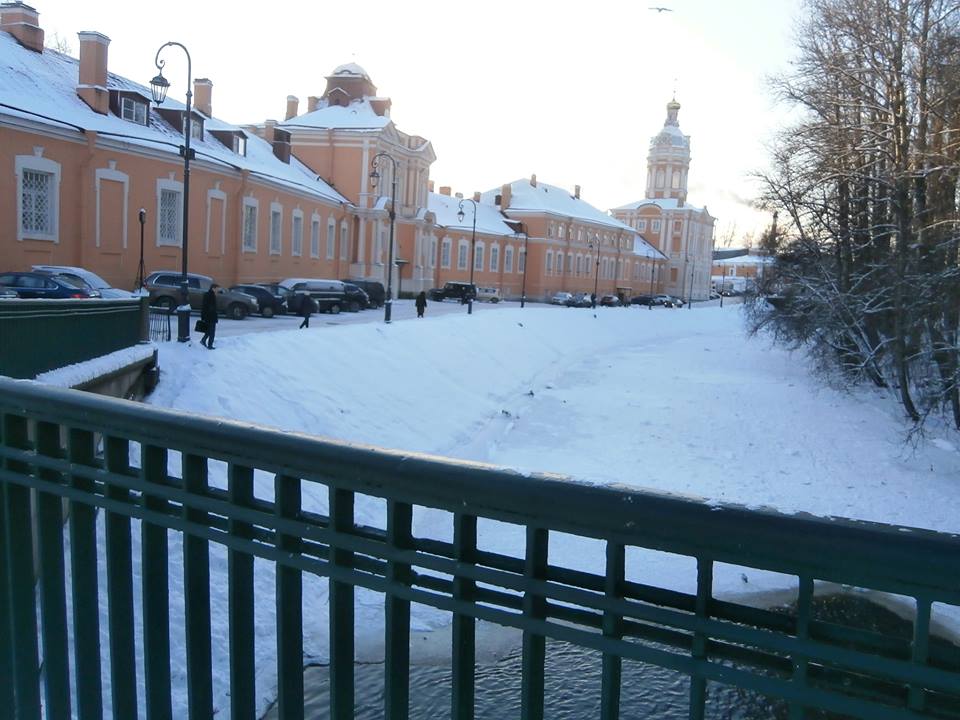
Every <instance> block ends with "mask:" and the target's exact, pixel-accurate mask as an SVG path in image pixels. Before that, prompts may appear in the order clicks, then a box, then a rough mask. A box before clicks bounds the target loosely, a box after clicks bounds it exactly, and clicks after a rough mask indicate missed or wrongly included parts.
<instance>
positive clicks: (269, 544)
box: [0, 379, 960, 720]
mask: <svg viewBox="0 0 960 720" xmlns="http://www.w3.org/2000/svg"><path fill="white" fill-rule="evenodd" d="M0 420H2V422H0V427H2V443H0V489H2V493H0V518H2V520H3V528H4V532H3V534H2V537H0V618H9V622H0V678H4V679H5V678H11V679H12V681H11V682H0V717H4V718H6V717H11V716H15V717H17V718H22V719H27V718H29V719H31V720H32V719H33V718H40V717H41V704H44V705H45V706H46V707H45V708H44V710H45V712H46V717H48V718H67V717H70V713H71V711H74V712H75V713H76V716H77V717H78V718H80V719H81V720H88V719H90V718H100V717H101V716H102V712H103V711H102V707H103V696H102V694H103V688H102V684H101V678H100V661H99V660H100V658H101V647H100V627H99V623H100V611H99V609H98V607H99V604H100V603H101V602H105V603H107V605H108V614H107V618H108V619H107V621H106V622H107V624H108V627H107V628H106V630H107V635H108V636H109V650H110V660H111V662H110V674H111V683H110V686H111V692H112V697H111V705H112V708H113V713H114V717H117V718H133V717H137V716H138V711H140V712H143V711H144V710H145V714H146V716H147V717H149V718H169V717H171V715H172V710H171V683H172V679H171V672H170V645H169V626H170V599H169V576H168V570H167V567H168V557H167V556H168V544H167V531H168V530H173V531H176V532H180V533H183V536H184V542H183V566H184V582H185V588H184V593H185V598H184V606H185V609H184V617H185V626H186V642H187V646H186V660H187V670H188V671H187V673H186V677H187V679H186V684H187V691H188V703H189V711H190V717H192V718H210V717H211V716H212V715H213V714H214V708H213V697H212V696H213V692H212V682H211V676H212V673H213V668H212V661H211V643H212V642H213V639H212V638H211V608H210V581H209V578H210V566H209V549H210V544H211V543H219V544H222V545H224V546H226V548H227V551H228V561H229V573H228V577H229V580H228V587H227V593H228V597H229V631H228V640H229V658H230V660H229V682H230V706H231V709H230V716H231V717H232V718H238V719H239V718H246V719H250V720H252V719H253V718H254V717H255V712H256V711H255V705H256V703H255V697H254V687H255V685H254V672H255V662H256V655H255V646H254V607H255V602H257V598H256V597H255V595H254V558H263V559H265V560H268V561H270V562H272V563H274V564H275V566H276V602H277V606H278V607H280V608H282V609H283V611H282V612H281V613H279V614H278V617H277V627H276V638H277V673H278V678H279V685H278V703H279V715H280V717H282V718H301V717H303V714H304V709H303V707H304V706H303V702H304V698H303V695H304V676H303V620H304V618H303V616H302V602H301V597H302V593H303V577H304V573H309V574H314V575H317V576H321V577H325V578H328V579H329V582H330V589H329V603H330V613H329V616H330V620H329V622H330V628H329V642H330V647H329V657H330V678H331V681H330V682H331V688H330V689H331V692H330V711H329V714H330V717H332V718H336V719H337V720H340V719H342V718H350V717H353V711H354V698H355V692H356V689H355V687H354V674H353V672H354V630H355V627H354V593H355V588H358V587H362V588H369V589H371V590H374V591H377V592H381V593H384V595H385V605H384V627H385V662H386V667H385V673H384V676H385V688H384V697H385V700H384V703H385V707H384V716H385V717H387V718H391V719H398V718H405V717H407V714H408V705H409V697H408V695H409V687H408V677H409V669H410V650H409V648H410V645H409V643H410V606H411V603H414V602H415V603H420V604H423V605H427V606H431V607H434V608H439V609H440V610H444V611H448V612H449V613H450V614H451V619H452V623H453V643H452V648H451V658H452V709H451V717H453V718H457V719H458V720H465V719H468V718H472V717H473V712H474V699H475V698H474V695H475V693H474V687H475V685H474V680H475V668H476V657H475V647H476V620H477V619H482V620H487V621H490V622H493V623H498V624H501V625H504V626H510V627H514V628H519V629H521V630H522V632H523V643H522V650H523V659H522V683H521V699H522V714H523V717H524V718H528V719H530V720H534V719H539V718H543V717H544V705H545V699H544V661H545V654H546V644H545V638H548V637H549V638H556V639H559V640H563V641H567V642H570V643H574V644H577V645H580V646H585V647H588V648H593V649H595V650H597V651H599V652H600V653H602V683H601V689H600V693H601V698H600V699H601V708H602V709H601V713H602V714H601V717H602V718H603V719H604V720H613V719H614V718H617V717H619V708H620V695H621V687H620V678H621V664H622V661H623V660H624V659H628V660H638V661H642V662H645V663H652V664H655V665H658V666H662V667H665V668H669V669H672V670H675V671H678V672H679V673H683V674H685V675H687V676H689V678H690V692H689V716H690V717H691V718H703V717H704V712H705V708H706V705H707V703H708V702H709V700H708V693H707V688H708V684H713V683H720V684H725V685H732V686H737V687H740V688H745V689H747V690H749V691H754V692H757V693H761V694H763V695H767V696H770V697H773V698H780V699H782V700H783V701H785V702H786V703H788V704H789V707H790V713H791V717H793V718H804V717H818V718H819V717H822V715H820V714H819V712H818V711H819V710H826V711H830V712H832V713H838V714H842V715H844V716H846V717H853V718H863V719H865V720H886V719H893V718H897V719H899V718H920V717H934V718H940V717H943V718H955V717H960V709H958V708H960V704H958V703H960V660H958V656H957V652H956V651H955V648H954V651H951V650H950V649H949V647H948V648H947V649H944V648H943V645H942V644H940V643H932V642H931V636H930V623H931V606H932V604H933V603H944V604H948V605H960V538H958V537H957V536H954V535H943V534H937V533H933V532H927V531H921V530H910V531H905V530H904V529H902V528H896V527H889V526H884V525H877V524H871V523H864V522H853V521H841V520H832V519H831V520H828V519H820V518H815V517H810V516H786V515H779V514H776V513H772V512H761V511H751V510H747V509H743V508H739V507H729V506H715V505H708V504H706V503H703V502H697V501H694V500H690V499H684V498H679V497H674V496H669V495H664V494H657V493H652V492H641V491H636V490H631V489H624V488H614V487H596V486H590V485H585V484H580V483H575V482H571V481H567V480H563V479H558V478H555V477H548V476H536V475H534V476H523V475H519V474H517V473H513V472H508V471H504V470H498V469H494V468H491V467H488V466H481V465H475V464H467V463H460V462H453V461H446V460H442V459H437V458H430V457H424V456H417V455H407V454H403V453H399V452H389V451H384V450H378V449H375V448H367V447H359V446H353V445H346V444H340V443H335V442H329V441H323V440H319V439H316V438H312V437H308V436H304V435H299V434H293V433H284V432H279V431H273V430H267V429H263V428H259V427H253V426H249V425H243V424H239V423H232V422H229V421H224V420H220V419H208V418H201V417H194V416H189V415H185V414H182V413H176V412H172V411H165V410H159V409H156V408H151V407H145V406H142V405H138V404H135V403H129V402H125V401H122V400H114V399H110V398H104V397H98V396H89V395H85V394H83V393H80V392H76V391H70V390H61V389H56V388H50V387H44V386H38V385H36V384H34V383H30V382H14V381H9V380H2V379H0ZM131 449H133V450H139V457H140V463H139V464H140V467H134V466H131V462H130V457H131ZM171 453H178V454H181V459H182V462H181V467H182V472H180V473H179V477H177V476H173V475H172V474H170V473H169V472H168V462H167V461H168V457H169V456H170V455H171ZM136 455H137V453H136V452H134V453H133V456H134V457H136ZM212 461H222V462H224V463H226V464H227V467H228V472H227V476H228V483H227V488H226V489H217V488H214V487H211V486H210V484H209V482H208V473H209V470H210V467H211V465H210V463H211V462H212ZM257 471H265V472H266V473H269V475H270V476H272V477H273V479H274V480H273V488H272V491H271V492H266V493H265V490H264V488H262V487H260V486H258V487H257V493H256V494H255V492H254V486H255V485H254V480H255V472H257ZM634 479H635V480H638V481H640V482H642V477H639V478H631V480H634ZM309 484H319V485H321V486H323V487H325V488H326V490H327V496H328V498H329V502H328V505H327V508H326V514H321V513H320V512H317V509H315V508H309V507H304V503H303V502H302V489H303V488H304V487H306V486H307V485H309ZM265 494H266V495H267V497H264V495H265ZM361 496H373V497H376V498H381V499H384V500H385V501H386V523H385V527H382V528H376V527H366V526H361V525H357V524H356V523H355V505H356V503H357V500H358V498H360V497H361ZM31 497H33V502H34V504H35V513H32V512H31ZM63 500H66V501H67V502H68V505H69V520H68V522H67V525H66V528H64V524H63ZM415 507H421V508H436V509H440V510H443V511H447V512H448V513H450V523H451V527H452V541H447V540H441V539H437V538H433V537H418V536H417V535H416V534H415V533H414V530H413V527H414V526H413V522H412V519H413V509H414V508H415ZM98 509H99V511H100V512H103V513H105V547H103V548H98V547H97V540H96V530H95V513H96V512H97V510H98ZM33 518H35V520H33ZM134 519H136V520H139V521H140V523H139V525H140V532H141V557H140V572H139V582H141V583H142V597H143V603H142V607H141V608H139V614H140V616H141V617H142V636H143V641H142V642H143V657H144V666H143V673H144V676H145V677H144V679H145V685H146V708H142V707H138V699H137V694H136V691H135V688H136V679H137V678H136V672H137V671H136V667H137V666H136V662H135V656H136V647H135V635H136V633H135V626H134V617H135V612H134V593H133V588H134V582H135V580H136V579H137V577H136V576H135V574H134V569H133V567H134V558H133V557H132V556H131V553H132V547H133V543H132V529H131V522H132V520H134ZM482 519H492V520H497V521H502V522H506V523H513V524H516V525H519V526H522V527H523V528H525V533H526V541H525V551H524V552H523V554H522V556H518V557H512V556H508V555H503V554H498V553H494V552H491V551H489V550H485V549H483V548H481V547H480V546H479V544H478V520H482ZM555 532H562V533H568V534H573V535H578V536H582V537H586V538H594V539H596V540H599V541H602V542H603V543H604V545H605V548H606V561H605V564H604V567H599V568H597V569H596V570H594V571H592V572H585V571H582V570H574V569H571V568H569V567H564V566H563V565H562V564H561V563H560V562H559V560H558V561H553V562H552V561H551V558H550V540H551V535H552V533H555ZM65 533H68V535H69V547H70V553H69V557H67V558H65V557H64V547H65V542H64V535H65ZM31 548H35V552H30V551H29V549H31ZM629 548H651V549H655V550H660V551H667V552H670V553H675V554H678V555H684V556H687V557H689V558H693V559H695V561H696V588H697V590H696V592H695V593H683V592H678V591H676V590H670V589H665V588H661V587H657V586H655V585H652V584H643V583H639V582H635V581H633V580H630V579H628V573H627V572H626V562H625V557H626V552H627V550H628V549H629ZM98 553H100V554H101V555H102V557H103V558H104V564H105V568H106V582H107V593H106V597H99V596H98V590H97V556H98ZM67 563H69V569H70V573H71V582H70V583H69V587H70V589H71V592H72V597H71V600H72V608H73V610H72V613H71V614H69V616H68V612H67V602H66V587H67V584H66V582H65V575H66V569H67ZM717 563H732V564H735V565H740V566H745V567H749V568H759V569H764V570H770V571H776V572H780V573H787V574H790V575H793V576H795V577H796V578H797V580H798V584H799V598H798V604H797V609H796V612H794V613H793V614H784V613H780V612H773V611H769V610H758V609H755V608H751V607H748V606H746V605H743V604H739V603H736V602H731V601H723V600H720V599H718V598H716V597H714V593H713V590H712V587H713V582H712V577H713V572H714V568H715V566H716V564H717ZM34 578H36V579H37V585H36V587H35V585H34ZM821 580H823V581H830V582H834V583H843V584H847V585H852V586H857V587H863V588H871V589H875V590H879V591H886V592H889V593H896V594H899V595H904V596H907V597H910V598H914V599H915V603H916V617H915V621H914V631H913V637H912V639H907V640H899V639H897V638H894V637H889V636H886V635H882V634H879V633H876V632H871V631H869V630H865V629H855V628H850V627H844V626H840V625H837V624H835V623H831V622H826V621H823V620H820V619H816V618H814V617H812V615H811V609H810V608H811V598H812V596H813V589H814V582H815V581H821ZM260 601H261V602H263V601H264V599H263V598H261V599H260ZM272 601H273V599H270V600H268V602H272ZM38 618H39V620H40V623H39V626H38ZM70 623H72V630H73V656H72V658H69V656H68V647H69V644H68V627H69V624H70ZM38 627H39V628H40V632H39V641H38ZM951 647H952V646H951ZM41 650H42V653H41ZM41 655H42V657H43V658H45V662H44V665H43V672H42V674H41V673H38V668H39V667H40V664H39V659H40V657H41ZM70 660H72V664H73V666H74V671H73V674H71V671H70V668H69V665H70V664H71V662H70ZM73 675H75V680H74V681H73V685H71V682H72V680H71V678H72V676H73ZM71 690H73V691H74V692H75V697H76V707H74V708H71ZM41 696H42V698H43V699H42V700H41ZM11 708H16V712H15V714H13V715H11V711H10V709H11Z"/></svg>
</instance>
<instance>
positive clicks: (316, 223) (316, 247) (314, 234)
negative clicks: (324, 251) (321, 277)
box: [310, 215, 320, 258]
mask: <svg viewBox="0 0 960 720" xmlns="http://www.w3.org/2000/svg"><path fill="white" fill-rule="evenodd" d="M310 257H312V258H318V257H320V216H319V215H314V216H313V218H312V219H311V220H310Z"/></svg>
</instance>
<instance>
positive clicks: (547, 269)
mask: <svg viewBox="0 0 960 720" xmlns="http://www.w3.org/2000/svg"><path fill="white" fill-rule="evenodd" d="M543 272H544V274H545V275H553V250H547V254H546V255H544V260H543Z"/></svg>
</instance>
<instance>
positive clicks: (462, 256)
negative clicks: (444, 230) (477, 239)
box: [457, 240, 470, 270]
mask: <svg viewBox="0 0 960 720" xmlns="http://www.w3.org/2000/svg"><path fill="white" fill-rule="evenodd" d="M469 268H470V243H468V242H467V241H466V240H461V241H460V242H458V243H457V270H468V269H469Z"/></svg>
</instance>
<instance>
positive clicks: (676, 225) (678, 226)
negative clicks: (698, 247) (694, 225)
mask: <svg viewBox="0 0 960 720" xmlns="http://www.w3.org/2000/svg"><path fill="white" fill-rule="evenodd" d="M681 230H683V220H674V221H673V231H674V232H680V231H681Z"/></svg>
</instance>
